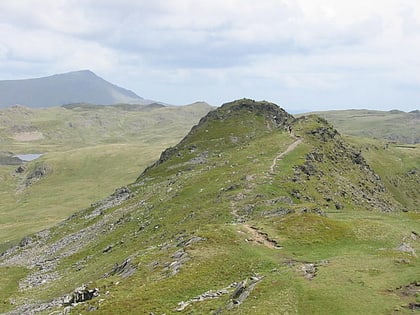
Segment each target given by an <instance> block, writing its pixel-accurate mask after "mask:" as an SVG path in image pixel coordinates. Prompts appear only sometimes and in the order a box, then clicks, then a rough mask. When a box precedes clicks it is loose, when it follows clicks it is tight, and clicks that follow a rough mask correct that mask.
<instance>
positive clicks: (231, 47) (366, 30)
mask: <svg viewBox="0 0 420 315" xmlns="http://www.w3.org/2000/svg"><path fill="white" fill-rule="evenodd" d="M0 21H1V22H0V23H1V24H0V71H1V72H2V73H3V74H4V75H6V76H9V78H15V77H16V76H19V73H20V74H21V75H34V76H36V75H47V74H51V73H55V72H63V71H70V70H76V69H80V68H90V69H92V70H93V71H95V72H97V73H98V74H99V75H102V76H104V77H105V78H106V79H108V80H111V81H113V82H116V83H117V84H120V85H123V86H125V87H127V88H130V89H133V90H135V91H139V93H140V92H143V93H146V95H144V96H146V97H154V98H157V99H161V100H165V101H167V102H175V103H186V102H189V101H194V98H196V99H207V100H208V101H210V102H213V103H216V104H218V103H221V102H224V101H227V100H229V99H228V98H229V97H231V96H235V95H238V96H250V97H252V96H260V95H261V94H262V93H265V95H267V97H266V98H269V97H273V98H276V97H277V98H278V99H280V98H281V97H285V98H286V101H287V100H290V101H291V102H296V103H298V102H299V97H297V96H296V93H297V92H296V91H298V90H299V91H300V93H301V94H302V97H301V100H302V102H308V97H304V96H303V95H305V94H306V95H310V94H311V93H312V95H314V96H316V97H319V98H320V99H319V102H322V98H323V97H324V99H325V100H326V101H328V102H329V103H331V104H332V100H331V98H330V97H326V96H325V95H327V94H328V92H329V93H330V95H334V94H335V93H337V95H336V97H339V95H338V91H340V92H342V93H344V91H345V89H346V88H348V87H350V86H351V87H352V88H353V89H355V90H359V91H360V93H359V94H360V98H359V99H356V100H354V101H355V102H356V103H357V104H362V102H363V95H364V92H363V93H362V91H365V90H366V88H365V86H362V85H361V84H362V83H360V84H358V82H363V85H366V84H369V83H370V84H371V85H372V95H371V96H369V97H370V98H374V97H375V95H376V96H377V97H378V99H380V98H381V97H380V95H378V94H377V93H378V90H379V88H378V87H379V86H381V84H382V86H386V87H387V88H389V89H393V91H394V93H395V95H401V97H404V95H402V94H401V93H404V92H402V91H403V89H401V88H400V87H401V86H419V87H420V78H419V74H420V71H419V70H420V62H419V61H418V55H419V53H420V39H419V34H420V32H419V30H420V3H419V2H418V1H417V0H381V1H378V0H370V1H364V0H363V1H362V0H354V1H347V2H344V1H336V0H261V1H254V0H223V1H222V0H213V1H207V0H171V1H164V0H154V1H145V0H140V1H134V0H120V1H111V0H90V1H83V0H60V1H57V0H43V1H38V2H36V5H35V4H34V2H33V1H31V0H14V1H3V2H1V3H0ZM233 83H235V84H233ZM227 87H229V88H230V90H228V89H227ZM253 87H257V88H256V89H255V90H254V89H253ZM192 88H193V89H194V91H192V92H191V91H189V89H192ZM257 89H258V90H257ZM206 91H208V92H206ZM230 91H232V92H230ZM315 92H316V93H315ZM199 93H202V94H199ZM241 93H242V94H243V95H241ZM276 93H279V94H278V96H276ZM374 93H376V94H374ZM399 93H400V94H399ZM244 94H246V95H244ZM280 94H281V96H280ZM200 95H201V97H200ZM354 95H358V93H354ZM354 95H353V96H352V97H351V98H352V99H354ZM366 99H368V98H367V97H366ZM413 104H414V99H413Z"/></svg>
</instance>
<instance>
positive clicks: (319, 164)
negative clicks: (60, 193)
mask: <svg viewBox="0 0 420 315" xmlns="http://www.w3.org/2000/svg"><path fill="white" fill-rule="evenodd" d="M399 150H400V149H399V148H394V147H385V146H378V145H377V142H375V141H373V140H372V142H371V143H364V144H363V147H361V146H360V147H356V146H355V145H351V144H349V143H348V142H347V141H346V140H344V139H343V138H342V137H341V136H340V134H339V133H338V132H337V131H336V130H335V129H334V128H333V127H332V126H331V125H330V124H329V123H328V122H327V121H325V120H324V119H322V118H319V117H317V116H305V117H301V118H298V119H295V118H294V117H293V116H291V115H289V114H288V113H286V112H285V111H284V110H282V109H281V108H279V107H277V106H276V105H275V104H272V103H268V102H255V101H251V100H246V99H245V100H239V101H235V102H232V103H228V104H225V105H223V106H222V107H220V108H218V109H216V110H214V111H212V112H210V113H209V114H207V115H206V116H205V117H204V118H202V119H201V120H200V122H199V124H198V125H197V126H195V127H193V128H192V130H191V131H190V132H189V133H188V135H187V136H186V137H184V139H183V140H181V142H179V143H178V144H177V145H175V146H173V147H170V148H168V149H167V150H165V151H164V152H163V153H162V154H161V156H160V158H159V159H158V160H157V161H156V162H155V163H153V164H152V165H150V167H148V168H147V169H146V170H145V171H144V172H143V173H142V174H141V175H140V176H139V177H138V178H137V179H136V180H135V181H134V182H133V183H132V184H130V185H127V186H124V187H121V188H119V189H117V190H116V191H115V193H114V194H112V195H110V196H109V197H107V198H105V199H104V200H102V201H100V202H97V203H95V204H92V206H91V207H88V208H86V209H84V210H81V211H79V212H77V213H75V214H74V215H72V216H70V217H69V218H68V219H66V220H65V221H63V222H62V223H60V224H58V225H56V226H53V227H51V228H49V229H46V230H43V231H41V232H38V233H36V234H33V235H30V236H27V237H25V238H24V239H22V241H21V242H20V244H19V245H18V246H15V247H12V248H10V249H8V250H6V251H4V252H3V253H2V254H1V255H0V276H1V278H2V282H1V283H0V300H2V301H4V303H3V304H0V311H2V312H6V314H23V313H24V314H34V313H43V314H51V313H52V312H55V313H57V314H58V313H63V314H64V313H65V314H79V313H83V314H84V313H86V312H89V313H92V314H384V313H388V314H390V313H392V312H398V314H409V313H411V312H412V310H415V309H417V308H418V307H419V302H420V301H419V300H418V282H419V281H420V279H419V274H418V270H419V267H420V263H419V261H418V258H417V254H416V252H418V251H419V250H420V234H419V231H420V223H419V222H420V220H419V219H420V213H419V212H418V206H419V196H418V191H419V190H420V189H419V188H420V187H419V182H420V181H419V174H418V169H419V167H420V165H419V150H418V148H415V149H410V151H399ZM365 155H366V157H365ZM376 156H384V157H385V158H384V159H383V160H381V161H377V159H376ZM395 157H401V158H403V161H404V163H401V161H402V160H396V159H395ZM381 163H383V165H382V164H381ZM385 166H386V169H383V167H385Z"/></svg>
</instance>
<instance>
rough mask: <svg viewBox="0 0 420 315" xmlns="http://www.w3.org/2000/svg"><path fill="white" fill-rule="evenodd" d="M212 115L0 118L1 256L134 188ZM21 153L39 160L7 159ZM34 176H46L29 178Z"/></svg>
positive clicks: (18, 114) (99, 109)
mask: <svg viewBox="0 0 420 315" xmlns="http://www.w3.org/2000/svg"><path fill="white" fill-rule="evenodd" d="M210 109H211V107H210V106H208V105H206V104H204V103H195V104H192V105H188V106H181V107H162V106H157V105H156V106H153V105H150V106H138V105H137V106H136V105H115V106H90V105H87V104H74V105H72V106H66V107H57V108H48V109H29V108H26V107H22V106H14V107H11V108H8V109H5V110H2V111H0V121H1V124H0V145H1V148H2V152H0V179H1V180H0V198H1V200H2V202H1V203H0V248H3V247H5V246H7V245H8V244H13V243H17V242H18V241H19V240H20V239H21V238H22V237H24V236H25V235H27V234H28V233H33V232H36V231H39V230H42V229H44V228H46V227H49V226H51V225H53V224H55V223H57V222H59V221H61V220H63V219H65V218H66V217H68V216H69V215H70V214H71V213H73V212H74V211H75V210H76V209H82V208H86V207H89V206H90V205H91V203H93V202H95V201H97V200H99V199H101V198H104V197H105V196H107V195H109V194H111V193H112V192H113V191H114V189H115V187H118V186H122V185H124V184H126V183H130V182H133V181H134V180H135V179H136V177H137V176H138V172H139V170H142V169H144V168H145V167H146V166H147V165H150V164H151V163H152V162H153V161H154V160H156V158H157V157H158V156H159V153H160V152H161V151H162V150H163V149H164V148H166V147H168V146H170V145H174V144H175V143H177V142H178V141H179V140H180V139H181V138H182V137H183V136H184V135H185V133H186V132H187V131H188V130H189V129H190V128H191V126H192V125H193V124H194V123H196V122H197V121H198V120H199V119H200V118H201V117H202V116H203V115H205V114H206V113H207V112H208V111H209V110H210ZM27 153H42V154H44V155H43V156H42V157H41V158H39V159H37V160H35V161H33V162H28V163H25V164H22V165H19V163H18V162H19V161H16V159H14V158H12V155H13V154H27ZM19 167H23V168H21V169H19ZM39 169H45V170H46V171H45V172H44V173H45V174H44V175H43V176H39V177H36V176H35V177H34V174H35V173H36V171H37V170H39ZM29 178H32V179H29Z"/></svg>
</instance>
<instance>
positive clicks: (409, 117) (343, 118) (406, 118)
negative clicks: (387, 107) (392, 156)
mask: <svg viewBox="0 0 420 315" xmlns="http://www.w3.org/2000/svg"><path fill="white" fill-rule="evenodd" d="M313 114H317V115H319V116H321V117H323V118H325V119H327V120H328V121H329V122H331V123H332V124H333V125H334V126H335V127H336V128H337V129H338V130H339V131H340V132H341V133H343V134H346V135H352V136H355V137H362V138H375V139H385V140H388V141H393V142H394V141H395V142H399V143H409V144H415V143H420V136H419V135H420V127H419V125H420V124H419V119H420V115H419V112H418V111H413V112H410V113H405V112H402V111H387V112H386V111H373V110H363V109H361V110H337V111H324V112H314V113H313Z"/></svg>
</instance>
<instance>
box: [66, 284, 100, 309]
mask: <svg viewBox="0 0 420 315" xmlns="http://www.w3.org/2000/svg"><path fill="white" fill-rule="evenodd" d="M97 296H99V289H98V288H95V289H88V288H87V287H86V286H84V285H83V286H81V287H80V288H77V289H75V290H74V292H73V293H72V294H70V295H67V296H65V297H64V298H63V303H62V304H63V305H64V306H70V305H74V304H77V303H81V302H85V301H89V300H91V299H93V298H94V297H97Z"/></svg>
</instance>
